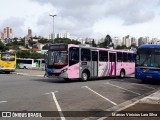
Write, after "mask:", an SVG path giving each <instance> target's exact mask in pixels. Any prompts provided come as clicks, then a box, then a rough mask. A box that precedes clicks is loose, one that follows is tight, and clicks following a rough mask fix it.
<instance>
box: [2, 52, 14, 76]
mask: <svg viewBox="0 0 160 120" xmlns="http://www.w3.org/2000/svg"><path fill="white" fill-rule="evenodd" d="M15 69H16V54H14V53H10V52H0V71H1V72H5V73H7V74H9V73H10V72H14V71H15Z"/></svg>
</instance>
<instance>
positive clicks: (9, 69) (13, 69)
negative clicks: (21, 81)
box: [0, 68, 15, 72]
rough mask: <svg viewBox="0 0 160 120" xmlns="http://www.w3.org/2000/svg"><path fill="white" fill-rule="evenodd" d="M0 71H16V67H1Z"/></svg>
mask: <svg viewBox="0 0 160 120" xmlns="http://www.w3.org/2000/svg"><path fill="white" fill-rule="evenodd" d="M0 71H2V72H7V71H9V72H15V68H0Z"/></svg>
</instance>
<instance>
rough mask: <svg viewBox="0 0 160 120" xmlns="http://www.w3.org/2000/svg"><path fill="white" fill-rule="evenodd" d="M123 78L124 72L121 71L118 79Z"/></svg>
mask: <svg viewBox="0 0 160 120" xmlns="http://www.w3.org/2000/svg"><path fill="white" fill-rule="evenodd" d="M124 76H125V71H124V70H121V72H120V78H124Z"/></svg>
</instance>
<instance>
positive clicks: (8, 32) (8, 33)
mask: <svg viewBox="0 0 160 120" xmlns="http://www.w3.org/2000/svg"><path fill="white" fill-rule="evenodd" d="M3 34H4V39H6V38H10V39H12V38H13V32H12V28H10V27H6V28H4V31H3Z"/></svg>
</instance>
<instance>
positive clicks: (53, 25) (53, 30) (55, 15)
mask: <svg viewBox="0 0 160 120" xmlns="http://www.w3.org/2000/svg"><path fill="white" fill-rule="evenodd" d="M49 16H51V17H52V18H53V34H54V17H55V16H57V15H51V14H50V15H49Z"/></svg>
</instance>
